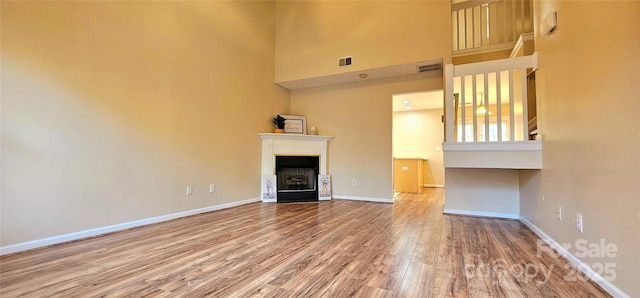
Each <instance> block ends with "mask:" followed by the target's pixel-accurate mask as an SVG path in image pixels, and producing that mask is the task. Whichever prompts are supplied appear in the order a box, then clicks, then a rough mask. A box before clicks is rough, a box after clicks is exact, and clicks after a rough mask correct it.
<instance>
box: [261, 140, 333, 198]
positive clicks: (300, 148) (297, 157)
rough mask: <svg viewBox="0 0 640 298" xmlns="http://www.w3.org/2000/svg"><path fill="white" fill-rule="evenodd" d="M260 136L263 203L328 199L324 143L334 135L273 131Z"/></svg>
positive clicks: (329, 186)
mask: <svg viewBox="0 0 640 298" xmlns="http://www.w3.org/2000/svg"><path fill="white" fill-rule="evenodd" d="M259 136H260V138H261V139H262V180H261V190H262V191H261V198H262V201H263V202H273V203H275V202H309V201H318V200H320V201H325V200H331V184H330V181H329V176H328V169H327V144H328V142H329V140H330V139H332V138H333V137H330V136H318V135H302V134H273V133H261V134H259ZM319 176H320V178H319ZM319 179H320V180H321V181H320V182H321V183H318V180H319ZM318 184H320V185H321V186H322V187H320V188H319V187H318Z"/></svg>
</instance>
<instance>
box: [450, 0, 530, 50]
mask: <svg viewBox="0 0 640 298" xmlns="http://www.w3.org/2000/svg"><path fill="white" fill-rule="evenodd" d="M532 16H533V8H532V3H531V0H468V1H462V2H459V3H454V4H452V5H451V32H452V33H453V36H452V41H453V45H452V46H453V51H454V56H455V53H456V52H459V51H462V53H463V52H465V51H468V50H474V49H488V50H499V49H502V46H503V45H504V47H506V48H509V47H513V43H515V41H516V40H518V37H519V36H520V35H521V34H523V33H529V32H533V18H532Z"/></svg>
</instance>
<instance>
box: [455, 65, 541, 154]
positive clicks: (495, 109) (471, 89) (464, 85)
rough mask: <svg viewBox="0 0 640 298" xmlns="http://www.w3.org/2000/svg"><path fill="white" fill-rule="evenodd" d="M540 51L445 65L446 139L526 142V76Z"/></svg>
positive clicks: (527, 123) (527, 121)
mask: <svg viewBox="0 0 640 298" xmlns="http://www.w3.org/2000/svg"><path fill="white" fill-rule="evenodd" d="M537 67H538V54H537V53H533V55H530V56H523V57H516V58H509V59H501V60H493V61H487V62H478V63H470V64H462V65H456V66H454V65H452V64H447V65H445V69H444V70H445V83H446V85H445V96H446V100H445V110H446V117H445V119H446V121H445V128H446V132H445V141H446V142H448V143H450V142H462V143H465V142H466V143H469V142H512V141H527V140H528V136H529V119H528V113H527V76H528V74H529V73H530V72H531V71H534V70H535V69H537Z"/></svg>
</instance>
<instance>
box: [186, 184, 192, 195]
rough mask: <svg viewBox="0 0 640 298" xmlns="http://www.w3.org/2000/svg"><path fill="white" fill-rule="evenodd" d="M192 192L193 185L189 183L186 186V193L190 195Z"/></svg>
mask: <svg viewBox="0 0 640 298" xmlns="http://www.w3.org/2000/svg"><path fill="white" fill-rule="evenodd" d="M192 194H193V187H192V186H191V185H189V186H187V195H188V196H190V195H192Z"/></svg>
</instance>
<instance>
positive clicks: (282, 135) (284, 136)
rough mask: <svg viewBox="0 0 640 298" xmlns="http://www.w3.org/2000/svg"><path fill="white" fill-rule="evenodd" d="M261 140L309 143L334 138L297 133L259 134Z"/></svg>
mask: <svg viewBox="0 0 640 298" xmlns="http://www.w3.org/2000/svg"><path fill="white" fill-rule="evenodd" d="M258 135H259V136H260V138H261V139H263V140H264V139H293V140H308V141H328V140H331V139H333V137H332V136H318V135H303V134H296V133H259V134H258Z"/></svg>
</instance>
